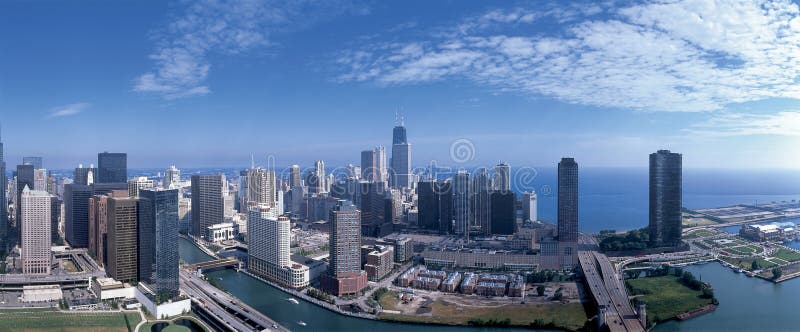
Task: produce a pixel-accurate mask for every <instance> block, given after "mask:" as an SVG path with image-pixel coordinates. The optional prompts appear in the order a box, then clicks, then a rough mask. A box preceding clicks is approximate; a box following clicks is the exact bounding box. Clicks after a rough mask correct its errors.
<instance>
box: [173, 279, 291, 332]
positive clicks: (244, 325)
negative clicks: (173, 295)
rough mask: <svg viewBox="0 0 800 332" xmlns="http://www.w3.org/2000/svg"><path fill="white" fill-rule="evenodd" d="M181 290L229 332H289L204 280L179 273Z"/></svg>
mask: <svg viewBox="0 0 800 332" xmlns="http://www.w3.org/2000/svg"><path fill="white" fill-rule="evenodd" d="M180 279H181V290H182V291H183V292H184V293H186V294H188V295H189V296H190V297H192V299H193V300H196V301H198V302H200V303H201V305H202V306H203V307H204V308H205V309H206V310H208V311H209V312H211V313H212V314H213V315H214V316H216V317H217V318H218V319H219V320H220V321H222V322H224V324H226V325H227V327H228V328H230V330H231V331H264V330H268V331H289V330H288V329H287V328H285V327H283V326H280V325H279V324H278V323H277V322H275V321H273V320H272V319H270V318H269V317H267V316H264V315H263V314H261V313H260V312H258V311H257V310H255V309H254V308H252V307H250V306H248V305H247V304H245V303H242V302H241V301H240V300H239V299H237V298H235V297H233V296H231V295H229V294H227V293H225V292H223V291H221V290H219V289H217V288H216V287H214V286H211V285H210V284H209V283H208V282H206V281H205V280H202V279H200V278H199V277H197V276H195V275H193V274H192V273H190V272H187V271H185V270H183V269H181V271H180Z"/></svg>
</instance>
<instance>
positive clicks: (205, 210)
mask: <svg viewBox="0 0 800 332" xmlns="http://www.w3.org/2000/svg"><path fill="white" fill-rule="evenodd" d="M226 185H227V184H226V181H225V176H224V175H221V174H215V175H192V227H191V234H192V235H194V236H196V237H202V238H205V236H206V233H207V232H208V226H211V225H216V224H219V223H222V222H224V221H225V211H224V209H225V201H224V198H223V197H222V189H223V188H224V186H226Z"/></svg>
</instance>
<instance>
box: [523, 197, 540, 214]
mask: <svg viewBox="0 0 800 332" xmlns="http://www.w3.org/2000/svg"><path fill="white" fill-rule="evenodd" d="M536 200H537V197H536V192H526V193H522V220H530V221H537V220H538V218H539V215H538V204H537V201H536Z"/></svg>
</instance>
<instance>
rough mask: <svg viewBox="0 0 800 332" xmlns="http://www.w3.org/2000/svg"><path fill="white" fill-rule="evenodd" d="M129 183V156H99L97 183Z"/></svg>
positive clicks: (104, 153)
mask: <svg viewBox="0 0 800 332" xmlns="http://www.w3.org/2000/svg"><path fill="white" fill-rule="evenodd" d="M122 182H126V183H127V182H128V154H126V153H110V152H103V153H98V154H97V183H122Z"/></svg>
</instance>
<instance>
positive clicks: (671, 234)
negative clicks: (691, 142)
mask: <svg viewBox="0 0 800 332" xmlns="http://www.w3.org/2000/svg"><path fill="white" fill-rule="evenodd" d="M682 159H683V158H682V156H681V154H679V153H672V152H669V150H659V151H658V152H656V153H652V154H650V246H651V247H670V246H677V245H680V244H681V198H682V197H681V178H682V174H681V167H682V162H683V161H682Z"/></svg>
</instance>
